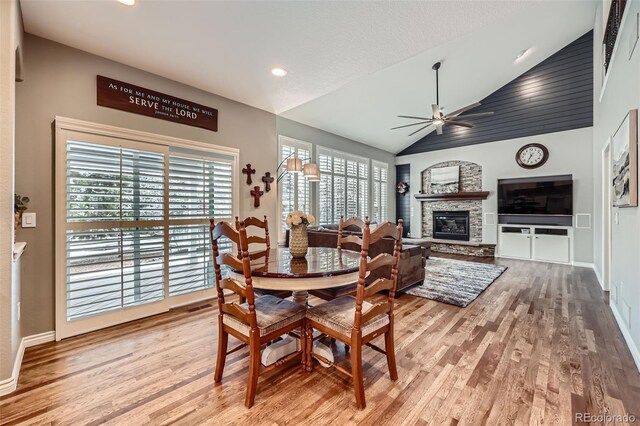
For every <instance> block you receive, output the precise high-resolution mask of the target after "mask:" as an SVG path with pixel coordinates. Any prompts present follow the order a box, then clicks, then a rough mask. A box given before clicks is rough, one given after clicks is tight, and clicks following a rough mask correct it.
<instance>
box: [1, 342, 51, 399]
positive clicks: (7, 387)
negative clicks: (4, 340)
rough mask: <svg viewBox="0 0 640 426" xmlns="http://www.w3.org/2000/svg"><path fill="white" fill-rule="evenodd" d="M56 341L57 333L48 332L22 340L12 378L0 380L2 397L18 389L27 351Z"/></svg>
mask: <svg viewBox="0 0 640 426" xmlns="http://www.w3.org/2000/svg"><path fill="white" fill-rule="evenodd" d="M55 339H56V333H55V331H47V332H46V333H40V334H34V335H32V336H27V337H23V338H22V340H20V346H18V353H17V354H16V359H15V361H14V363H13V371H12V372H11V377H9V378H8V379H4V380H0V396H2V395H7V394H10V393H11V392H13V391H15V390H16V388H17V387H18V377H19V376H20V368H21V367H22V358H23V357H24V351H25V349H26V348H30V347H32V346H36V345H40V344H42V343H47V342H53V341H54V340H55Z"/></svg>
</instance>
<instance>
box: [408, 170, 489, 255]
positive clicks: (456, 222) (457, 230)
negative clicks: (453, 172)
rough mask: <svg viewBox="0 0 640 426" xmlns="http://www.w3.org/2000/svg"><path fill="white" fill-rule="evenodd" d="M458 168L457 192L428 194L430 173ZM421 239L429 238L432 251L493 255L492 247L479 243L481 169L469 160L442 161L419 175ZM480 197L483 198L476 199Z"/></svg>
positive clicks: (480, 235)
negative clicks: (438, 169) (434, 170)
mask: <svg viewBox="0 0 640 426" xmlns="http://www.w3.org/2000/svg"><path fill="white" fill-rule="evenodd" d="M450 166H458V167H459V171H460V176H459V184H458V192H457V193H453V194H432V193H430V192H429V188H430V187H431V185H430V183H431V171H432V170H433V169H436V168H441V167H450ZM420 192H421V194H418V195H416V198H418V199H420V201H422V236H423V237H425V238H430V239H432V245H431V249H432V250H433V251H434V252H438V251H440V252H445V253H456V254H467V255H473V256H493V255H494V251H495V244H484V243H483V242H482V199H484V198H486V194H488V193H486V192H484V193H483V192H482V166H480V165H479V164H475V163H472V162H469V161H446V162H442V163H438V164H434V165H433V166H431V167H429V168H427V169H425V170H424V171H423V172H422V188H421V191H420ZM480 194H482V195H484V198H483V197H482V196H479V195H480Z"/></svg>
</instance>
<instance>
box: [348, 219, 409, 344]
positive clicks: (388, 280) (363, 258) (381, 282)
mask: <svg viewBox="0 0 640 426" xmlns="http://www.w3.org/2000/svg"><path fill="white" fill-rule="evenodd" d="M402 223H403V222H402V219H400V220H399V221H398V225H397V226H396V225H394V224H393V223H391V222H386V223H383V224H382V225H380V226H378V227H377V228H376V230H375V231H373V232H371V228H370V226H369V221H368V220H366V221H365V222H364V228H363V229H362V253H361V255H360V270H359V273H358V285H357V289H356V309H355V317H354V319H353V331H352V333H359V332H361V325H362V324H366V323H367V321H369V320H371V319H373V318H375V317H376V316H378V315H381V314H388V315H389V322H390V323H391V324H392V323H393V299H394V297H395V291H396V287H397V285H398V263H399V261H400V250H401V247H402ZM385 237H387V238H392V239H394V240H395V243H394V245H393V256H391V255H389V254H388V253H381V254H379V255H378V256H376V257H375V258H374V259H373V260H369V257H368V256H369V247H370V245H371V244H373V243H375V242H377V241H379V240H380V239H382V238H385ZM383 266H391V275H390V276H389V277H381V278H379V279H378V280H376V281H374V282H373V283H372V284H371V285H369V286H368V287H367V286H366V278H367V275H368V274H369V272H370V271H373V270H375V269H378V268H381V267H383ZM383 290H389V295H388V298H387V301H386V302H384V303H379V304H377V305H374V306H373V307H371V308H370V309H368V310H367V311H366V312H364V313H363V312H362V305H363V302H364V298H365V297H369V296H372V295H374V294H376V293H378V292H380V291H383Z"/></svg>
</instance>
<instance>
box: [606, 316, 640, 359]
mask: <svg viewBox="0 0 640 426" xmlns="http://www.w3.org/2000/svg"><path fill="white" fill-rule="evenodd" d="M609 306H610V307H611V312H613V316H614V318H615V319H616V322H617V323H618V328H619V329H620V331H621V332H622V336H623V337H624V340H625V342H626V343H627V347H628V348H629V352H631V357H633V361H634V362H635V363H636V368H637V369H638V371H640V350H638V347H637V346H636V344H635V342H634V341H633V339H632V338H631V333H630V332H629V329H628V328H627V326H626V324H625V323H624V320H623V319H622V315H620V312H618V308H617V307H616V305H615V304H614V303H612V304H610V305H609Z"/></svg>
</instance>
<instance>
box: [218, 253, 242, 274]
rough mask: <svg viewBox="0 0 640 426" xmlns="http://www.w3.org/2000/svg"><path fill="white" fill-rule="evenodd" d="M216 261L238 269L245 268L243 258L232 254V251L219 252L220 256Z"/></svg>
mask: <svg viewBox="0 0 640 426" xmlns="http://www.w3.org/2000/svg"><path fill="white" fill-rule="evenodd" d="M240 256H242V255H240ZM216 262H218V265H220V266H222V265H225V266H230V267H231V268H233V269H235V270H237V271H241V270H242V268H243V265H242V259H238V258H237V257H236V256H234V255H232V254H231V253H222V254H219V255H218V257H217V258H216Z"/></svg>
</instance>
